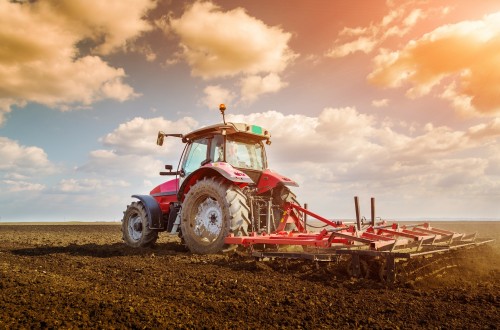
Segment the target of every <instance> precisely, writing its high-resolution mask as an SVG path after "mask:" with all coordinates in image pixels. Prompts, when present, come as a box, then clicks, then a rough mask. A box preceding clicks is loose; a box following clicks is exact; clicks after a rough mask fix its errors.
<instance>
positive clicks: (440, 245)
mask: <svg viewBox="0 0 500 330" xmlns="http://www.w3.org/2000/svg"><path fill="white" fill-rule="evenodd" d="M355 205H356V222H350V223H348V222H342V221H331V220H328V219H326V218H324V217H322V216H320V215H318V214H315V213H313V212H311V211H310V210H308V209H306V208H304V207H301V206H299V205H297V204H294V203H287V205H286V209H285V212H284V215H283V218H282V219H281V221H280V223H279V225H278V226H277V228H276V230H275V231H274V232H273V233H266V232H261V233H256V232H253V233H250V234H249V235H248V236H229V237H227V238H226V239H225V243H226V244H231V245H242V246H244V247H246V248H247V249H248V251H250V253H251V255H252V256H253V257H255V258H257V259H259V260H263V259H268V258H271V259H274V258H291V259H308V260H313V261H317V262H323V261H325V262H327V261H328V262H332V261H333V262H340V261H343V260H347V262H346V263H345V264H346V270H347V272H348V273H349V274H350V275H351V276H353V277H363V278H368V277H371V278H373V277H375V278H378V279H380V280H382V281H386V282H390V283H392V282H394V281H395V280H396V274H398V275H401V276H404V277H406V278H410V277H411V278H413V279H418V278H419V277H420V276H423V275H422V274H424V273H425V274H426V275H432V274H435V273H437V272H440V271H442V270H445V269H447V268H450V267H453V266H454V263H453V262H447V263H443V262H442V261H446V260H447V259H450V258H449V257H448V258H446V257H444V258H443V257H441V258H433V257H435V256H437V255H441V256H443V255H448V256H450V254H452V253H453V251H456V250H462V249H467V248H472V247H477V246H479V245H483V244H485V243H488V242H491V241H492V240H489V239H479V238H477V237H476V234H475V233H473V234H464V233H457V232H453V231H449V230H444V229H439V228H435V227H433V226H431V225H430V224H429V223H419V224H411V225H409V224H408V225H399V224H397V223H390V224H389V223H388V222H387V221H378V222H376V221H375V201H374V199H373V198H372V200H371V221H369V222H367V221H366V220H365V219H361V218H360V215H359V214H360V213H359V203H358V198H357V197H355ZM308 217H312V218H314V219H316V220H319V221H320V222H321V223H323V224H324V228H323V229H322V230H321V231H319V232H308V231H307V227H308V224H307V219H308ZM290 223H291V224H294V225H295V228H296V230H294V231H291V232H290V231H285V230H284V229H285V226H286V225H287V224H290ZM291 246H294V247H295V248H292V249H290V247H291ZM290 250H292V251H290ZM298 250H299V251H298ZM414 260H417V261H415V262H414ZM410 261H411V262H410ZM448 261H449V260H448ZM397 265H398V267H397ZM400 265H401V267H399V266H400Z"/></svg>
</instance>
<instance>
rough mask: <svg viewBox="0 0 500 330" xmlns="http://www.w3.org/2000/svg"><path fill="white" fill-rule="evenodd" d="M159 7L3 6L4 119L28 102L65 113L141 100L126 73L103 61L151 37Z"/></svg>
mask: <svg viewBox="0 0 500 330" xmlns="http://www.w3.org/2000/svg"><path fill="white" fill-rule="evenodd" d="M154 6H155V3H154V2H153V1H150V0H138V1H118V0H114V1H104V2H103V1H98V0H89V1H83V0H64V1H55V0H54V1H53V0H48V1H36V2H25V3H15V2H9V1H0V31H1V32H0V45H2V47H0V113H6V112H9V111H10V110H11V108H12V106H14V105H16V106H24V105H25V104H26V102H36V103H40V104H43V105H46V106H49V107H53V108H59V109H63V110H65V109H69V108H71V107H78V106H79V105H84V106H88V105H90V104H92V103H93V102H96V101H99V100H102V99H115V100H118V101H125V100H128V99H130V98H133V97H136V96H137V95H138V94H137V93H135V92H134V90H133V88H132V87H131V86H129V85H127V84H126V83H124V82H123V79H124V78H125V72H124V70H123V69H121V68H114V67H112V66H110V65H109V64H108V63H107V62H106V61H105V60H103V59H102V57H101V55H107V54H110V53H111V52H113V51H116V50H120V49H124V48H125V46H126V44H127V42H129V41H133V40H134V39H135V38H137V37H138V36H139V35H141V34H142V33H144V32H146V31H149V30H150V29H151V26H150V24H149V23H147V22H146V21H145V20H144V19H143V16H144V14H145V13H146V12H147V10H149V9H152V8H153V7H154ZM82 44H88V45H90V49H89V52H90V54H86V52H85V50H83V49H79V48H78V47H79V45H82ZM2 118H3V117H2V116H0V123H1V122H2Z"/></svg>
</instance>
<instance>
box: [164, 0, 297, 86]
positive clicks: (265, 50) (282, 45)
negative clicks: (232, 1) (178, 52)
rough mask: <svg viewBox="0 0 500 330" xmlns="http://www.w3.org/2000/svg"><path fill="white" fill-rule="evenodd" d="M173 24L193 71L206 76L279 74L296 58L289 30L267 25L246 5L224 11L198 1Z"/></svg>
mask: <svg viewBox="0 0 500 330" xmlns="http://www.w3.org/2000/svg"><path fill="white" fill-rule="evenodd" d="M170 26H171V29H172V31H173V32H174V33H176V34H177V35H178V36H179V37H180V39H181V40H180V45H181V47H182V51H183V56H184V59H185V60H186V61H187V63H188V64H189V65H190V66H191V69H192V74H193V75H195V76H200V77H202V78H204V79H212V78H217V77H228V76H235V75H238V74H242V73H243V74H251V75H254V74H259V73H268V72H274V73H278V72H281V71H283V70H284V69H285V68H286V67H287V66H288V65H289V63H290V62H291V61H292V60H293V59H294V58H295V57H296V54H295V53H294V52H293V51H292V50H291V49H290V48H289V47H288V42H289V40H290V38H291V34H290V33H287V32H284V31H283V30H282V29H281V28H279V27H273V26H267V25H266V24H265V23H264V22H262V21H260V20H258V19H256V18H254V17H251V16H249V15H248V14H247V13H246V12H245V10H244V9H243V8H236V9H233V10H229V11H226V12H223V11H222V10H221V8H220V7H218V6H217V5H215V4H213V3H211V2H201V1H197V2H195V3H194V4H193V5H191V6H189V7H188V8H187V10H186V11H185V12H184V14H183V15H182V16H181V17H180V18H175V19H174V18H173V19H171V20H170Z"/></svg>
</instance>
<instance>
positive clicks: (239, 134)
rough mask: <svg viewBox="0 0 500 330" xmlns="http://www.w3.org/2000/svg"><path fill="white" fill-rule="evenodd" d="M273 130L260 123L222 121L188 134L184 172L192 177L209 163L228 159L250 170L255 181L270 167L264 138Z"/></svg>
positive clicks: (226, 161)
mask: <svg viewBox="0 0 500 330" xmlns="http://www.w3.org/2000/svg"><path fill="white" fill-rule="evenodd" d="M270 137H271V136H270V134H269V132H268V131H266V130H264V129H263V128H262V127H260V126H256V125H247V124H242V123H221V124H216V125H212V126H208V127H204V128H201V129H199V130H196V131H194V132H191V133H189V134H187V135H185V136H184V138H185V139H186V140H187V143H188V145H187V148H186V151H185V153H184V157H183V159H182V162H181V164H180V170H179V173H180V176H181V178H182V179H184V178H186V177H188V176H189V175H190V174H192V173H193V172H195V171H196V170H197V169H199V168H200V167H203V166H205V165H207V164H218V163H227V164H229V165H231V166H232V167H233V168H235V169H237V170H239V171H241V172H243V173H244V174H246V175H247V176H248V177H249V178H251V180H252V181H253V182H254V183H257V182H258V181H259V179H260V176H261V174H262V171H264V170H265V169H266V168H267V160H266V152H265V148H264V141H265V142H267V143H270V140H269V139H270Z"/></svg>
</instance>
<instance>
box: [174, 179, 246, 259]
mask: <svg viewBox="0 0 500 330" xmlns="http://www.w3.org/2000/svg"><path fill="white" fill-rule="evenodd" d="M249 211H250V209H249V207H248V205H247V202H246V197H245V195H244V194H243V193H242V191H241V189H240V188H239V187H237V186H235V185H233V184H229V183H227V182H224V181H223V180H215V179H214V178H204V179H202V180H200V181H198V182H197V183H196V184H194V185H193V186H192V187H191V188H190V189H189V192H188V193H187V194H186V197H185V199H184V202H183V203H182V209H181V231H182V238H183V239H184V242H185V244H186V246H187V247H188V248H189V250H190V251H191V252H193V253H199V254H211V253H218V252H221V251H222V250H223V249H224V248H225V247H226V245H225V243H224V239H225V238H226V237H227V236H228V235H229V234H230V233H234V234H235V235H236V236H238V235H246V234H247V231H248V224H249V223H250V221H249V219H250V218H249V213H250V212H249Z"/></svg>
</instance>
